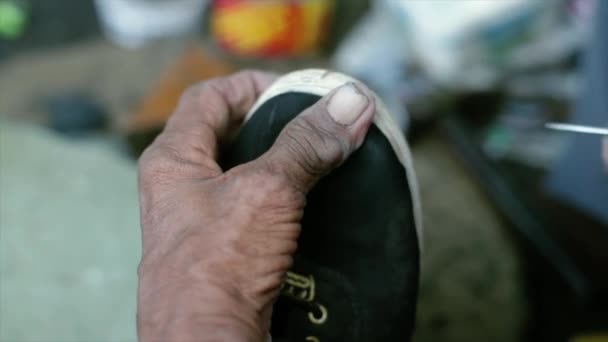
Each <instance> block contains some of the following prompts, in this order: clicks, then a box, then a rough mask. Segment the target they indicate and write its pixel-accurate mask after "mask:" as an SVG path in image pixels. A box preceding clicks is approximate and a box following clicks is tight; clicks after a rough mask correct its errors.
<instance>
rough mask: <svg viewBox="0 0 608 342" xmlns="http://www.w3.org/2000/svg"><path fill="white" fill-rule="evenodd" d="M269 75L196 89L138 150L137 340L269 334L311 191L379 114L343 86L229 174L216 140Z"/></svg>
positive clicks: (361, 90)
mask: <svg viewBox="0 0 608 342" xmlns="http://www.w3.org/2000/svg"><path fill="white" fill-rule="evenodd" d="M273 80H274V76H272V75H270V74H266V73H262V72H252V71H246V72H240V73H237V74H234V75H232V76H230V77H227V78H218V79H214V80H210V81H207V82H202V83H201V84H199V85H196V86H193V87H192V88H190V89H189V90H188V91H186V92H185V94H184V95H183V96H182V98H181V100H180V103H179V105H178V106H177V109H176V110H175V112H174V114H173V115H172V116H171V118H170V119H169V121H168V122H167V125H166V127H165V130H164V131H163V133H161V134H160V135H159V136H158V137H157V139H156V140H155V141H154V143H153V144H152V145H151V146H150V147H149V148H148V149H147V150H146V151H145V152H144V154H143V155H142V157H141V159H140V161H139V188H140V190H139V192H140V210H141V213H140V214H141V228H142V241H143V253H142V259H141V262H140V265H139V269H138V274H139V289H138V313H137V316H138V317H137V325H138V334H139V337H140V339H141V340H142V341H156V340H158V341H189V340H197V341H201V340H231V341H233V340H234V341H262V340H264V339H265V338H266V337H267V334H268V328H269V324H270V323H269V322H270V316H271V313H272V304H273V302H274V300H275V299H276V297H277V295H278V292H279V290H280V287H281V284H282V280H283V277H284V276H285V273H286V271H287V270H288V269H289V268H290V266H291V263H292V259H291V256H292V253H294V251H295V250H296V247H297V239H298V236H299V233H300V219H301V217H302V214H303V209H304V206H305V203H306V193H307V192H308V191H309V190H310V189H311V187H312V186H313V185H314V184H315V183H316V182H317V181H318V180H319V178H320V177H322V176H323V175H325V174H327V173H328V172H330V171H331V170H332V169H333V168H335V167H337V166H338V165H340V164H341V163H342V162H343V161H344V160H345V159H346V158H347V157H348V156H349V155H350V154H351V153H352V152H353V151H354V150H355V149H356V148H358V147H359V146H360V145H361V144H362V142H363V139H364V138H365V134H366V133H367V130H368V128H369V126H370V125H371V122H372V119H373V115H374V112H375V103H374V100H373V96H371V95H370V94H371V93H370V92H369V90H367V89H366V88H365V87H363V86H361V85H357V86H354V85H353V84H350V85H345V86H342V87H340V88H338V89H337V90H334V91H332V92H331V93H330V94H328V95H327V96H326V97H324V98H322V99H321V100H319V101H318V102H317V103H316V104H315V105H313V106H311V107H310V108H308V109H307V110H305V111H304V112H303V113H302V114H301V115H299V116H298V117H297V118H296V119H294V120H293V121H292V122H290V123H289V124H288V125H287V126H286V127H285V128H284V129H283V131H282V132H281V134H280V135H279V137H278V138H277V140H276V142H275V144H274V145H273V147H272V148H271V149H270V150H268V151H267V152H266V153H265V154H264V155H262V156H261V157H260V158H258V159H257V160H254V161H252V162H250V163H247V164H242V165H239V166H237V167H234V168H233V169H230V170H222V169H221V168H220V166H219V165H218V164H217V162H216V159H217V154H218V152H217V150H218V145H219V144H220V143H222V142H225V141H226V140H227V139H228V138H229V137H230V136H231V135H232V133H233V131H234V129H235V128H237V127H238V126H239V125H240V124H241V122H242V120H243V117H244V114H245V113H246V112H247V110H249V109H250V108H251V107H252V105H253V104H254V102H255V100H256V99H257V97H258V96H259V95H260V93H261V92H262V91H263V90H264V89H265V88H266V87H267V86H268V85H269V84H270V83H271V82H272V81H273Z"/></svg>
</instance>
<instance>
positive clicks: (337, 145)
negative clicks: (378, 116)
mask: <svg viewBox="0 0 608 342" xmlns="http://www.w3.org/2000/svg"><path fill="white" fill-rule="evenodd" d="M375 111H376V105H375V102H374V96H373V95H372V93H371V91H370V90H369V89H367V88H365V87H364V86H362V85H360V84H355V83H352V82H349V83H346V84H344V85H342V86H340V87H338V88H336V89H334V90H333V91H331V92H330V93H329V94H327V95H326V96H324V97H323V98H321V99H320V100H319V101H318V102H317V103H315V104H314V105H313V106H311V107H309V108H308V109H306V110H305V111H303V112H302V113H301V114H299V115H298V116H297V117H296V118H294V119H293V120H292V121H291V122H290V123H289V124H287V125H286V126H285V128H283V130H282V131H281V133H280V134H279V136H278V138H277V140H276V141H275V143H274V145H273V146H272V147H271V148H270V149H269V150H268V151H267V152H266V153H265V154H264V155H262V156H261V157H260V158H259V159H258V160H257V162H262V163H263V164H264V165H265V166H266V167H268V168H269V169H270V171H271V172H273V173H278V174H279V175H280V176H284V177H285V178H286V179H287V180H288V181H289V182H290V183H291V185H293V186H294V187H295V188H297V189H298V190H300V191H302V192H305V193H306V192H308V191H309V190H310V189H311V188H312V187H313V186H314V184H315V183H316V182H317V181H318V180H319V179H320V178H321V177H323V176H324V175H326V174H328V173H329V172H330V171H331V170H333V169H334V168H336V167H338V166H339V165H340V164H342V162H344V161H345V160H346V158H348V156H350V154H351V153H352V152H354V151H355V150H356V149H357V148H358V147H359V146H361V144H362V143H363V140H364V139H365V135H366V133H367V131H368V129H369V127H370V125H371V123H372V120H373V117H374V114H375Z"/></svg>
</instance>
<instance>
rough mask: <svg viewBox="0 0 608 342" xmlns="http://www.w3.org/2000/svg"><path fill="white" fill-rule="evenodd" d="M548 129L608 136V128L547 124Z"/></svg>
mask: <svg viewBox="0 0 608 342" xmlns="http://www.w3.org/2000/svg"><path fill="white" fill-rule="evenodd" d="M545 127H546V128H549V129H555V130H558V131H568V132H576V133H587V134H598V135H605V136H608V128H601V127H592V126H582V125H572V124H564V123H555V122H549V123H546V124H545Z"/></svg>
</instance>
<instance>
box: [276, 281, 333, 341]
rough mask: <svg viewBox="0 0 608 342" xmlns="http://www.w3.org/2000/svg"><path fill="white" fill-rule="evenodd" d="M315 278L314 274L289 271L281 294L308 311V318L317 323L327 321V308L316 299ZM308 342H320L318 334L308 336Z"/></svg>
mask: <svg viewBox="0 0 608 342" xmlns="http://www.w3.org/2000/svg"><path fill="white" fill-rule="evenodd" d="M315 289H316V287H315V278H314V277H313V276H312V275H308V276H305V275H301V274H297V273H295V272H287V277H286V278H285V282H283V286H282V287H281V296H282V297H283V298H286V299H288V300H290V301H291V302H292V303H294V304H296V305H297V306H299V307H301V308H303V309H304V310H306V311H308V320H309V321H310V322H311V323H312V324H315V325H321V324H324V323H325V322H326V321H327V309H326V308H325V306H323V305H322V304H320V303H319V302H318V301H316V300H315ZM306 341H307V342H320V340H319V338H318V337H316V336H307V337H306Z"/></svg>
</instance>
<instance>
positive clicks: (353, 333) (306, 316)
mask: <svg viewBox="0 0 608 342" xmlns="http://www.w3.org/2000/svg"><path fill="white" fill-rule="evenodd" d="M294 264H295V265H297V266H296V267H294V269H293V270H292V271H291V272H290V273H289V274H288V275H287V279H286V282H285V284H284V286H283V289H282V291H281V292H282V294H281V296H280V297H279V299H278V301H277V302H276V303H275V306H274V310H273V317H272V328H271V335H272V336H273V339H274V338H275V337H276V338H277V340H280V339H281V338H287V339H294V340H297V341H307V339H306V338H308V337H312V339H309V340H310V341H314V340H315V339H314V338H318V339H319V340H320V341H337V340H351V341H352V340H355V338H356V337H357V335H358V334H357V332H358V331H359V330H360V323H359V322H360V319H359V316H360V315H359V314H358V305H357V298H356V295H355V293H354V287H353V286H352V285H351V284H350V283H349V282H348V280H347V279H346V278H345V277H343V276H341V275H340V274H338V273H336V272H334V271H331V270H328V269H325V268H323V267H320V266H316V265H313V264H310V263H307V262H305V261H303V260H296V262H295V263H294Z"/></svg>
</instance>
